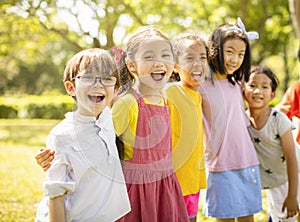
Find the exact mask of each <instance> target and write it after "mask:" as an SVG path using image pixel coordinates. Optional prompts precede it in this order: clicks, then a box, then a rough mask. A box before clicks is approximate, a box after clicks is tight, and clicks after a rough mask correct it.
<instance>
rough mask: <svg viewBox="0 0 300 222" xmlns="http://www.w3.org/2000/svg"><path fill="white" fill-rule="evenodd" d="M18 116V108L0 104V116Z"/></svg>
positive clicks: (7, 117) (11, 117) (9, 117)
mask: <svg viewBox="0 0 300 222" xmlns="http://www.w3.org/2000/svg"><path fill="white" fill-rule="evenodd" d="M17 117H18V110H16V109H15V108H13V107H11V106H7V105H0V118H1V119H3V118H6V119H13V118H17Z"/></svg>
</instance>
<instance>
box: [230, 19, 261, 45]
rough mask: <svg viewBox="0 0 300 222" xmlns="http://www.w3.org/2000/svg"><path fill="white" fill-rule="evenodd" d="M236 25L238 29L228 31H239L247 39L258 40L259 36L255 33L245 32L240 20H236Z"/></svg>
mask: <svg viewBox="0 0 300 222" xmlns="http://www.w3.org/2000/svg"><path fill="white" fill-rule="evenodd" d="M237 25H238V27H234V26H233V27H230V28H229V30H240V31H242V32H243V33H245V35H246V36H247V37H248V39H250V40H253V39H259V34H258V33H257V32H247V31H246V28H245V25H244V23H243V22H242V20H241V18H240V17H238V18H237Z"/></svg>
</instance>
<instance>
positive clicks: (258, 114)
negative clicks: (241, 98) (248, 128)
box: [247, 106, 272, 130]
mask: <svg viewBox="0 0 300 222" xmlns="http://www.w3.org/2000/svg"><path fill="white" fill-rule="evenodd" d="M271 110H272V109H271V107H269V106H265V107H263V108H260V109H256V108H249V109H248V111H247V115H248V118H249V119H250V122H251V125H252V127H253V128H255V129H257V130H260V129H261V128H263V127H264V126H265V125H266V123H267V121H268V118H269V116H270V113H271Z"/></svg>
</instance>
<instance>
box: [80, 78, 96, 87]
mask: <svg viewBox="0 0 300 222" xmlns="http://www.w3.org/2000/svg"><path fill="white" fill-rule="evenodd" d="M80 82H81V83H82V85H85V86H91V85H93V84H94V82H95V78H94V76H81V77H80Z"/></svg>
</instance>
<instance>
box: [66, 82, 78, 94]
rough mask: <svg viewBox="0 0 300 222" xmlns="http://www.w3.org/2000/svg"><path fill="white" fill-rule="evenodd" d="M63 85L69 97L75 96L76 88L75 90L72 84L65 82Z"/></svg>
mask: <svg viewBox="0 0 300 222" xmlns="http://www.w3.org/2000/svg"><path fill="white" fill-rule="evenodd" d="M64 85H65V89H66V91H67V93H68V94H69V95H70V96H75V94H76V93H75V90H76V88H75V84H74V82H71V81H66V82H65V83H64Z"/></svg>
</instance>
